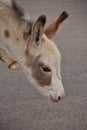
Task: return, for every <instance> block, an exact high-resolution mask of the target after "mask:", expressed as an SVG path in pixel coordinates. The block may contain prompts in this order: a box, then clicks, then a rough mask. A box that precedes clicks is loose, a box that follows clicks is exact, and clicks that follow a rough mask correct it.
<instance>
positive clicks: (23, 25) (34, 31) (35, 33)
mask: <svg viewBox="0 0 87 130" xmlns="http://www.w3.org/2000/svg"><path fill="white" fill-rule="evenodd" d="M67 17H68V14H67V12H66V11H64V12H62V13H61V14H60V16H59V17H58V18H57V19H56V20H54V21H53V22H52V23H51V24H50V25H49V26H48V27H47V28H45V23H46V16H45V15H41V16H40V17H39V18H37V20H36V21H32V20H31V19H30V18H29V17H28V16H27V15H26V13H25V12H24V10H23V9H22V8H21V7H20V6H19V5H18V4H17V3H16V2H15V0H8V1H6V0H4V2H2V1H1V2H0V43H2V44H5V45H6V49H4V48H0V59H1V61H3V62H5V63H6V64H7V66H8V68H9V69H13V70H15V69H18V68H19V66H21V67H22V68H23V71H24V73H25V75H26V77H27V78H28V80H29V81H30V82H31V83H32V84H33V85H34V86H35V87H36V88H37V89H38V90H39V91H40V92H41V93H42V94H44V95H45V96H47V97H49V98H50V99H51V100H52V101H54V102H58V101H59V100H60V99H61V98H62V97H64V96H65V91H64V88H63V84H62V79H61V70H60V65H61V55H60V52H59V50H58V49H57V47H56V44H55V43H54V42H53V41H52V40H51V38H52V37H53V36H54V35H55V33H56V32H57V30H58V28H59V25H60V24H61V23H62V22H63V21H64V20H65V19H66V18H67Z"/></svg>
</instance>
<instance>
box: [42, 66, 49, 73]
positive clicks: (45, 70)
mask: <svg viewBox="0 0 87 130" xmlns="http://www.w3.org/2000/svg"><path fill="white" fill-rule="evenodd" d="M41 69H42V70H43V71H44V72H51V70H50V68H49V67H47V66H44V67H41Z"/></svg>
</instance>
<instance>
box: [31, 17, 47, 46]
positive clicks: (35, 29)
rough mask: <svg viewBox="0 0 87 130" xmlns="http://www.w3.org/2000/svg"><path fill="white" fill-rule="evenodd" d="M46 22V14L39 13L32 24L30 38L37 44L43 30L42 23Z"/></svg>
mask: <svg viewBox="0 0 87 130" xmlns="http://www.w3.org/2000/svg"><path fill="white" fill-rule="evenodd" d="M45 23H46V16H45V15H41V16H40V17H39V18H38V19H37V20H36V22H35V23H34V24H33V26H32V31H31V38H32V40H33V41H34V42H35V43H36V44H38V43H39V40H40V38H41V36H42V34H43V32H44V25H45Z"/></svg>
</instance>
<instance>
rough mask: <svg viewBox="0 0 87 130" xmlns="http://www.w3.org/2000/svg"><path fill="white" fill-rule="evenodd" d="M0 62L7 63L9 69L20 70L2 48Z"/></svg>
mask: <svg viewBox="0 0 87 130" xmlns="http://www.w3.org/2000/svg"><path fill="white" fill-rule="evenodd" d="M0 60H1V61H2V62H5V63H7V65H8V68H9V69H12V70H15V69H18V68H19V64H18V63H17V61H15V60H14V59H13V58H12V57H11V56H10V54H9V52H8V51H7V50H6V49H3V48H0Z"/></svg>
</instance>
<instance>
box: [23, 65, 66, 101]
mask: <svg viewBox="0 0 87 130" xmlns="http://www.w3.org/2000/svg"><path fill="white" fill-rule="evenodd" d="M27 69H28V71H27ZM24 72H25V75H26V77H27V79H28V80H29V82H30V83H31V84H32V85H34V87H35V88H36V89H37V90H38V91H39V92H40V93H41V94H42V95H44V96H46V97H48V98H50V99H51V100H52V101H53V102H58V101H59V100H60V99H61V98H63V97H64V96H65V91H64V88H63V85H62V81H58V82H59V84H58V85H56V86H55V85H52V84H51V85H50V86H47V85H46V86H40V85H39V84H38V83H37V82H36V80H35V79H34V78H32V70H31V68H27V67H26V66H24Z"/></svg>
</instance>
